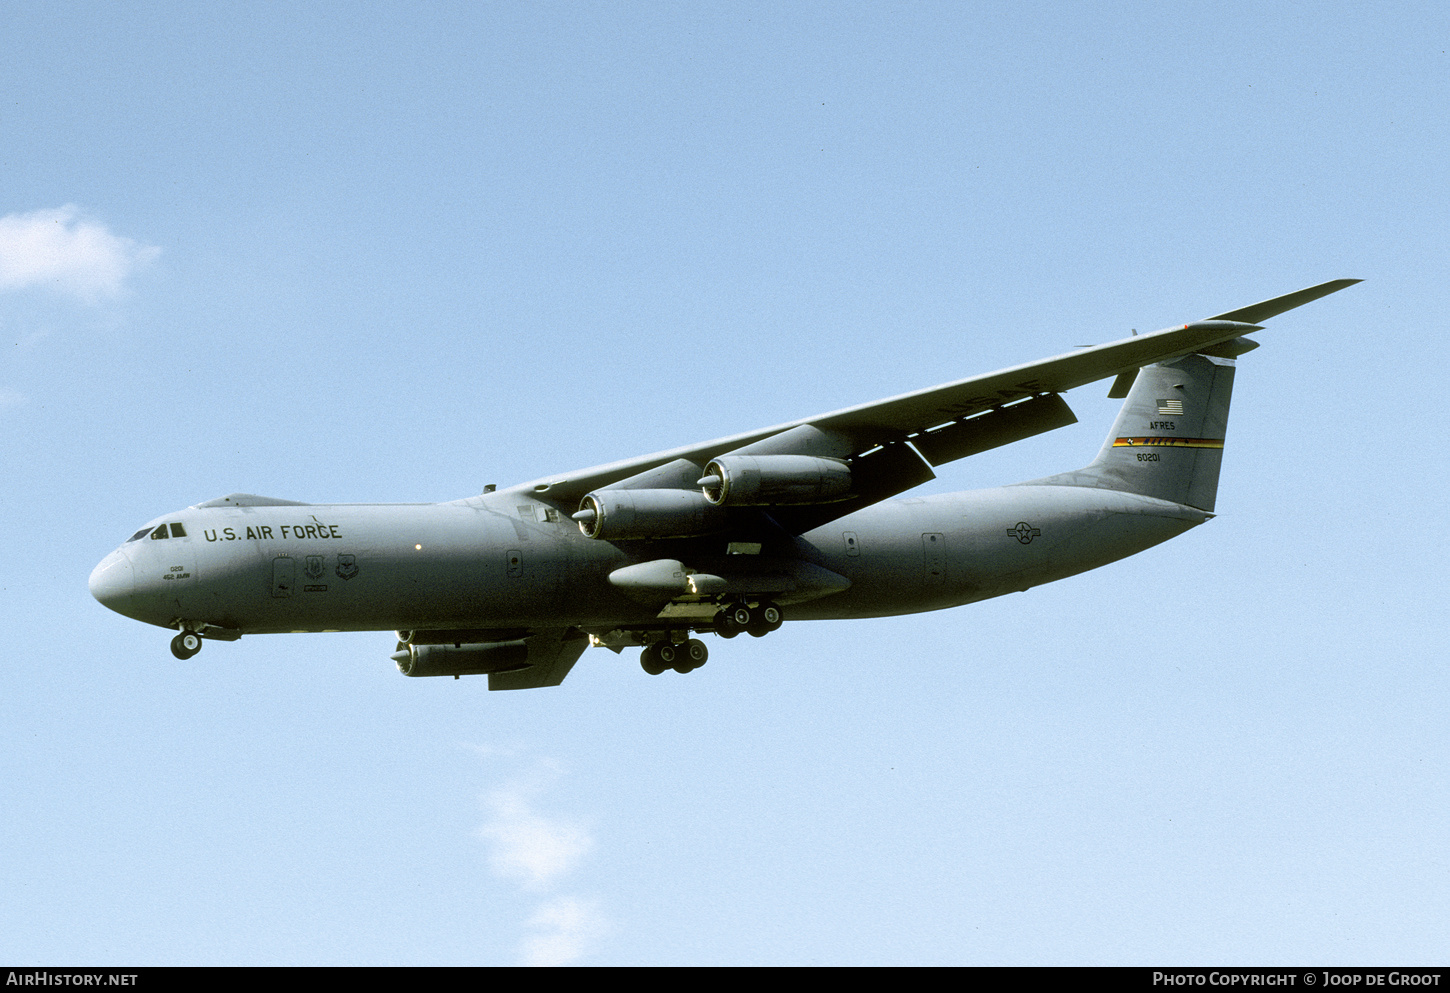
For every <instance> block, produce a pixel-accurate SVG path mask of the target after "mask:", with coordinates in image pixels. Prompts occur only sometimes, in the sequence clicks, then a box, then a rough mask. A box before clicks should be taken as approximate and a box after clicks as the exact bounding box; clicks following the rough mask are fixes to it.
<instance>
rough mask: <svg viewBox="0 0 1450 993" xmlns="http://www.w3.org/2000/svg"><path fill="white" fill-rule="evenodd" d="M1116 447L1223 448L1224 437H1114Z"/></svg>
mask: <svg viewBox="0 0 1450 993" xmlns="http://www.w3.org/2000/svg"><path fill="white" fill-rule="evenodd" d="M1113 447H1114V448H1144V447H1148V448H1222V447H1223V439H1222V438H1173V437H1169V436H1166V435H1160V436H1158V437H1155V438H1114V439H1113Z"/></svg>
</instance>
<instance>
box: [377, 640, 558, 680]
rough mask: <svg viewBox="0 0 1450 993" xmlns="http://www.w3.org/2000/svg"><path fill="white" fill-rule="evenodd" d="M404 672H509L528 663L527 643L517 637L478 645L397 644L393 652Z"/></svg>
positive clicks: (407, 674) (458, 674)
mask: <svg viewBox="0 0 1450 993" xmlns="http://www.w3.org/2000/svg"><path fill="white" fill-rule="evenodd" d="M392 657H393V661H394V662H396V663H398V671H399V672H401V673H402V674H403V675H405V676H480V675H483V674H484V673H489V672H512V671H513V670H515V669H527V668H528V666H529V646H528V644H526V643H525V642H524V641H523V639H519V640H518V641H490V642H485V643H483V644H477V645H407V644H401V643H400V644H399V645H398V650H397V651H396V652H394V653H393V656H392Z"/></svg>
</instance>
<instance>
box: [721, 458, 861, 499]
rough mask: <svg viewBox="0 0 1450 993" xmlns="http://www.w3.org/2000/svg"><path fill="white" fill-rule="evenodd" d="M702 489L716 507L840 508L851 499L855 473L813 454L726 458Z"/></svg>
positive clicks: (846, 466) (841, 463) (843, 465)
mask: <svg viewBox="0 0 1450 993" xmlns="http://www.w3.org/2000/svg"><path fill="white" fill-rule="evenodd" d="M699 485H700V487H701V490H702V491H703V494H704V497H705V499H706V500H708V501H709V502H710V503H712V504H714V505H716V506H722V507H725V506H728V507H762V506H771V505H777V504H810V503H835V502H836V501H837V500H845V499H847V498H848V497H850V495H851V468H850V466H848V465H846V463H844V462H841V461H838V460H836V459H821V458H816V457H815V456H812V455H722V456H720V457H719V458H718V459H714V460H712V461H711V462H710V464H709V465H707V466H705V475H704V476H703V477H702V478H701V479H700V481H699Z"/></svg>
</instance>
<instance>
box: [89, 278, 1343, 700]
mask: <svg viewBox="0 0 1450 993" xmlns="http://www.w3.org/2000/svg"><path fill="white" fill-rule="evenodd" d="M1357 282H1359V280H1356V279H1338V280H1334V281H1332V282H1328V283H1321V284H1319V285H1318V286H1311V287H1309V288H1308V289H1304V290H1300V291H1298V292H1297V293H1290V294H1288V295H1286V296H1281V297H1275V298H1274V299H1272V300H1266V301H1264V302H1263V303H1257V304H1254V305H1253V306H1249V307H1243V308H1241V309H1239V310H1232V311H1229V312H1228V313H1224V314H1219V315H1218V316H1216V317H1211V318H1209V319H1207V320H1203V321H1196V322H1194V323H1192V324H1185V325H1183V326H1181V327H1175V328H1169V329H1167V330H1164V331H1156V332H1154V333H1152V334H1144V335H1135V336H1133V337H1129V338H1124V339H1123V340H1121V341H1115V342H1111V343H1109V344H1106V345H1097V346H1094V347H1089V348H1081V349H1078V350H1076V351H1073V352H1069V353H1067V354H1065V355H1059V356H1057V357H1056V358H1050V359H1044V360H1043V361H1041V362H1032V363H1029V364H1027V365H1019V366H1014V367H1012V368H1010V369H1004V370H1002V371H1000V372H994V373H990V374H988V375H985V376H974V377H972V378H970V379H963V380H958V381H957V382H953V383H947V384H945V385H943V386H936V387H933V388H931V389H926V390H919V391H917V392H914V393H907V394H904V395H902V396H898V397H892V398H891V399H888V400H879V401H877V402H875V403H868V404H862V405H860V406H856V407H848V408H846V409H845V410H838V411H835V412H833V413H829V414H821V415H819V416H817V417H807V418H804V419H802V420H798V421H791V422H789V423H786V424H779V425H776V426H775V427H770V428H764V429H762V430H759V431H751V432H749V433H747V434H739V435H734V436H732V437H729V438H721V439H719V440H717V441H711V442H706V443H705V444H701V445H692V446H689V447H686V448H677V449H674V450H672V451H667V452H658V453H656V454H654V455H646V456H643V457H641V458H635V459H628V460H626V461H623V462H613V463H610V464H609V465H603V466H597V467H595V468H592V469H582V470H580V471H578V472H569V473H563V474H560V475H554V476H545V477H544V478H542V479H540V480H538V481H536V482H530V483H523V484H520V485H517V486H513V487H510V488H508V489H504V490H495V489H494V488H493V487H489V488H488V489H487V491H486V492H484V493H483V494H482V495H481V496H475V497H469V498H468V499H465V500H456V501H454V502H452V503H440V504H382V505H367V504H308V503H298V502H296V501H293V500H276V499H272V498H269V497H260V496H252V495H250V494H243V493H234V494H232V495H231V496H225V497H221V498H219V499H216V500H208V501H207V502H206V503H200V504H197V505H196V506H194V507H189V508H187V509H186V510H179V511H176V512H175V513H170V514H166V515H164V516H162V517H159V518H157V519H156V520H154V521H152V522H151V523H149V524H147V525H146V526H145V527H144V528H141V529H140V530H139V531H137V532H136V533H135V534H134V535H132V536H131V538H130V539H129V540H127V541H126V542H125V543H124V544H122V545H121V547H119V548H117V549H116V550H115V551H113V552H112V553H111V554H109V555H107V556H106V557H105V558H104V559H102V560H101V563H100V564H99V565H98V566H96V569H95V571H94V572H92V573H91V578H90V588H91V593H92V594H93V595H94V596H95V598H96V599H97V600H99V601H100V602H101V603H103V604H105V605H106V606H107V607H109V608H111V609H112V610H114V611H116V612H117V613H120V614H124V615H126V616H127V617H132V618H135V619H136V620H139V621H145V622H147V623H149V624H155V625H158V626H160V627H165V628H172V629H174V630H176V631H178V634H177V635H176V636H175V638H173V639H172V642H171V650H172V652H173V653H174V654H175V655H176V656H177V658H181V659H189V658H191V657H192V656H193V655H195V654H196V653H197V652H198V651H200V650H201V645H202V640H203V639H215V640H219V641H234V640H236V639H237V638H240V637H241V636H242V635H244V634H273V633H280V632H289V631H290V632H308V631H389V630H395V631H396V632H397V637H398V645H397V649H396V651H395V652H394V654H393V656H392V657H393V659H394V660H395V661H396V662H397V664H398V668H399V670H401V671H402V673H403V674H404V675H407V676H453V677H455V678H456V677H458V676H463V675H475V674H483V673H487V674H488V685H489V688H490V689H495V690H504V689H525V688H529V687H538V686H556V685H558V684H559V683H560V682H562V681H563V679H564V677H565V676H566V675H568V673H569V670H570V669H571V668H572V667H573V665H574V663H575V662H576V661H577V660H578V658H579V656H580V655H581V654H583V652H584V649H585V648H586V647H588V646H590V645H595V646H599V647H603V648H608V649H610V650H612V651H614V652H616V653H617V652H619V651H621V650H622V649H623V648H625V647H627V646H635V647H640V648H642V649H643V650H642V651H641V653H640V664H641V665H642V666H643V667H644V669H645V671H646V672H649V673H651V674H653V675H658V674H660V673H662V672H664V670H665V669H674V670H675V671H676V672H681V673H683V672H689V671H690V670H691V669H694V668H697V667H699V666H700V665H703V664H704V662H705V659H706V656H707V654H708V653H707V650H706V647H705V644H704V642H702V641H700V640H699V639H698V638H692V637H691V635H692V634H693V633H706V632H708V633H713V634H716V635H719V636H720V637H722V638H733V637H735V636H736V635H738V634H740V633H741V632H745V633H748V634H751V635H755V636H757V637H759V636H761V635H765V634H768V633H770V632H771V631H774V630H776V629H777V628H779V627H780V625H781V623H782V622H783V621H784V620H786V619H787V618H788V619H790V620H825V619H833V618H847V617H883V616H887V615H891V614H909V613H915V612H917V611H924V610H938V609H941V608H943V607H955V606H958V605H960V604H965V603H973V602H975V601H977V600H985V599H987V598H989V597H995V596H1001V595H1002V594H1004V593H1012V592H1016V591H1019V590H1026V589H1028V588H1029V587H1032V586H1037V585H1040V584H1042V583H1050V582H1052V581H1053V580H1056V579H1062V578H1064V577H1066V576H1072V575H1075V574H1076V573H1079V572H1084V571H1086V570H1088V569H1095V568H1097V567H1098V566H1100V565H1105V564H1107V563H1109V562H1113V561H1115V560H1117V559H1121V558H1125V557H1126V556H1129V555H1132V554H1134V553H1135V552H1140V551H1142V550H1143V549H1145V548H1149V547H1151V546H1153V545H1156V544H1158V543H1159V542H1161V541H1166V540H1167V539H1169V538H1172V537H1174V536H1176V535H1179V534H1182V533H1183V532H1185V531H1187V530H1188V529H1189V528H1192V527H1195V526H1197V525H1199V524H1202V523H1203V522H1204V521H1206V520H1208V519H1209V518H1210V517H1212V516H1213V506H1214V497H1215V494H1216V493H1217V490H1218V475H1219V465H1220V463H1221V460H1222V458H1223V442H1224V433H1225V428H1226V426H1227V422H1228V408H1229V394H1230V392H1231V390H1232V387H1233V377H1234V360H1235V359H1236V358H1237V357H1238V356H1240V355H1242V354H1244V353H1245V352H1248V351H1250V350H1251V349H1253V348H1256V347H1258V343H1257V342H1255V341H1252V340H1250V339H1248V338H1245V337H1243V336H1244V335H1245V334H1247V333H1249V332H1252V331H1259V330H1262V329H1261V328H1260V327H1259V326H1258V323H1259V322H1260V321H1264V320H1267V319H1268V318H1270V317H1273V316H1275V315H1277V314H1282V313H1283V312H1285V311H1287V310H1291V309H1293V308H1295V307H1298V306H1300V305H1302V304H1306V303H1308V302H1310V301H1311V300H1316V299H1318V298H1319V297H1322V296H1326V295H1327V294H1330V293H1333V292H1335V291H1337V290H1341V289H1344V288H1345V287H1347V286H1351V285H1353V284H1354V283H1357ZM1109 377H1116V379H1115V380H1114V382H1113V385H1112V388H1111V389H1110V390H1109V393H1108V395H1109V396H1110V397H1118V398H1126V400H1125V402H1124V404H1123V407H1122V410H1121V412H1120V413H1119V414H1118V419H1117V422H1116V423H1115V424H1114V425H1113V429H1112V431H1111V432H1110V433H1109V434H1108V438H1107V441H1106V442H1105V443H1104V445H1103V447H1102V450H1101V451H1100V452H1099V453H1098V456H1097V458H1096V459H1094V460H1093V462H1092V463H1091V464H1089V465H1088V466H1087V467H1085V468H1082V469H1078V470H1076V471H1074V472H1065V473H1061V474H1059V475H1055V476H1048V477H1046V478H1044V479H1036V480H1032V481H1031V482H1026V483H1018V484H1015V485H1012V486H1003V487H999V488H997V489H991V490H976V491H971V492H964V493H945V494H941V495H938V496H930V497H923V498H916V499H905V500H890V499H888V498H890V497H894V496H896V495H898V494H900V493H904V492H906V491H907V490H910V489H912V488H913V487H916V486H919V485H921V484H922V483H925V482H926V481H928V480H930V479H933V478H935V474H934V473H933V472H932V469H933V467H935V466H940V465H942V464H944V463H947V462H951V461H953V460H955V459H960V458H963V457H965V456H968V455H973V454H976V453H978V452H983V451H986V450H988V449H991V448H996V447H998V446H1000V445H1006V444H1009V443H1011V442H1014V441H1019V440H1021V439H1023V438H1028V437H1031V436H1033V435H1036V434H1040V433H1042V432H1044V431H1050V430H1052V429H1054V428H1059V427H1063V426H1065V425H1068V424H1072V423H1074V422H1075V421H1076V418H1075V417H1074V416H1073V414H1072V411H1071V410H1069V409H1068V406H1067V403H1066V402H1065V401H1064V400H1063V399H1062V397H1061V396H1060V395H1059V394H1061V393H1063V392H1064V391H1066V390H1070V389H1073V388H1074V387H1078V386H1082V385H1084V384H1087V383H1091V382H1094V381H1096V380H1100V379H1106V378H1109Z"/></svg>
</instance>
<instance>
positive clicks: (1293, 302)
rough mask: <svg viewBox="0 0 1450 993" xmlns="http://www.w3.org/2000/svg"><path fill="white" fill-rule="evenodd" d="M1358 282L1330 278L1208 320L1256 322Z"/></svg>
mask: <svg viewBox="0 0 1450 993" xmlns="http://www.w3.org/2000/svg"><path fill="white" fill-rule="evenodd" d="M1360 282H1363V280H1360V279H1331V280H1330V281H1329V282H1327V283H1320V284H1319V285H1318V286H1311V287H1309V288H1308V289H1305V290H1296V291H1294V292H1293V293H1286V294H1284V295H1283V296H1281V297H1274V299H1272V300H1265V301H1263V302H1262V303H1254V304H1250V305H1249V306H1247V307H1240V308H1239V309H1238V310H1231V311H1229V312H1228V313H1227V314H1215V315H1214V316H1213V317H1210V318H1209V320H1210V321H1243V322H1244V323H1245V324H1258V323H1259V322H1261V321H1267V320H1268V319H1269V318H1271V317H1277V316H1278V315H1280V314H1282V313H1284V312H1285V311H1286V310H1293V309H1294V308H1295V307H1302V306H1304V305H1305V304H1306V303H1309V302H1310V301H1312V300H1318V299H1319V298H1320V297H1327V296H1329V294H1331V293H1338V292H1339V291H1340V290H1342V289H1344V288H1345V287H1346V286H1353V285H1354V284H1355V283H1360Z"/></svg>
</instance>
